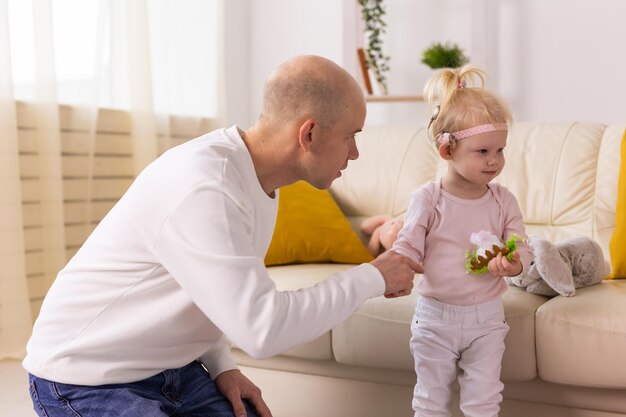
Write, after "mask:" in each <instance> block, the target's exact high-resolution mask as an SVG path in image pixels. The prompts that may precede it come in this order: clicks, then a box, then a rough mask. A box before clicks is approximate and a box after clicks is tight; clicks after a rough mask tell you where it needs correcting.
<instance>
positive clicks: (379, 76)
mask: <svg viewBox="0 0 626 417" xmlns="http://www.w3.org/2000/svg"><path fill="white" fill-rule="evenodd" d="M357 1H358V3H359V4H360V5H361V18H362V19H363V22H364V23H365V35H366V36H367V48H366V53H367V60H366V64H367V68H368V69H371V70H372V72H373V73H374V78H376V81H377V82H378V84H379V85H380V88H381V90H382V93H383V94H387V76H386V73H387V71H389V65H388V62H389V57H388V56H386V55H385V54H384V53H383V48H382V46H383V41H382V35H383V34H384V33H385V27H386V26H387V24H386V23H385V20H384V17H385V9H384V8H383V0H357Z"/></svg>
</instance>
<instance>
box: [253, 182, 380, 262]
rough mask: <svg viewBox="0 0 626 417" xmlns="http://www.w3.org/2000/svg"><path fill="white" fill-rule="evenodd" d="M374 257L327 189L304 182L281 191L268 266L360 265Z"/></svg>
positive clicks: (268, 253) (267, 259)
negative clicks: (326, 263)
mask: <svg viewBox="0 0 626 417" xmlns="http://www.w3.org/2000/svg"><path fill="white" fill-rule="evenodd" d="M371 260H372V255H371V254H370V253H369V252H368V250H367V248H366V247H365V246H364V245H363V242H361V239H360V238H359V237H358V235H357V234H356V233H355V232H354V230H353V229H352V226H351V225H350V222H349V221H348V220H347V219H346V217H345V216H344V215H343V213H342V212H341V210H340V209H339V207H338V206H337V204H336V203H335V202H334V201H333V198H332V197H331V196H330V194H329V193H328V191H326V190H318V189H316V188H314V187H313V186H312V185H309V184H307V183H306V182H304V181H299V182H296V183H295V184H291V185H288V186H286V187H283V188H281V190H280V200H279V203H278V214H277V217H276V228H275V229H274V235H273V237H272V241H271V243H270V246H269V249H268V251H267V254H266V256H265V264H266V265H283V264H292V263H311V262H340V263H347V264H360V263H363V262H369V261H371Z"/></svg>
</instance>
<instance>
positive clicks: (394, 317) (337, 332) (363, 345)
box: [332, 287, 548, 381]
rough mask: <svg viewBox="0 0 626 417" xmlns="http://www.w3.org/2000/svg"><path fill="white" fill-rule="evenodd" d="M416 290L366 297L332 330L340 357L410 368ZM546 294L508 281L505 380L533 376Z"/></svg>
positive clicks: (353, 361) (343, 360) (339, 359)
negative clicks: (538, 315)
mask: <svg viewBox="0 0 626 417" xmlns="http://www.w3.org/2000/svg"><path fill="white" fill-rule="evenodd" d="M416 298H417V292H416V291H413V293H412V294H411V295H410V296H407V297H400V298H394V299H387V298H384V297H378V298H373V299H370V300H368V301H366V302H365V303H364V304H363V306H361V308H360V309H359V310H357V311H356V312H355V314H353V315H352V316H351V317H350V318H348V319H347V320H346V321H344V322H343V323H341V324H340V325H338V326H337V327H335V329H333V331H332V346H333V353H334V355H335V359H336V360H337V362H339V363H343V364H346V365H355V366H370V367H374V368H387V369H397V370H408V371H412V370H413V357H412V355H411V352H410V350H409V340H410V338H411V330H410V322H411V320H412V318H413V312H414V310H415V301H416ZM547 300H548V299H547V298H545V297H541V296H538V295H535V294H530V293H528V292H526V291H523V290H522V289H520V288H513V287H510V288H509V289H508V291H507V292H506V293H505V294H504V296H503V301H504V306H505V307H504V308H505V315H506V320H507V322H508V323H509V325H510V326H511V330H510V331H509V334H508V335H507V337H506V340H505V343H506V346H507V347H506V351H505V354H504V359H503V366H502V379H503V380H504V381H528V380H531V379H533V378H535V377H536V376H537V364H536V357H535V311H536V309H537V308H538V307H539V306H540V305H542V304H543V303H545V302H546V301H547Z"/></svg>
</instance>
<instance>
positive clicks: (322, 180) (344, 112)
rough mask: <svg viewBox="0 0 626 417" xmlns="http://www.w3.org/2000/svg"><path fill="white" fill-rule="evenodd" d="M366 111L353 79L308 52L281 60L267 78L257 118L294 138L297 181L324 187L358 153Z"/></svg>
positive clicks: (361, 94) (357, 86) (346, 73)
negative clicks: (278, 65)
mask: <svg viewBox="0 0 626 417" xmlns="http://www.w3.org/2000/svg"><path fill="white" fill-rule="evenodd" d="M365 112H366V109H365V100H364V99H363V92H362V91H361V88H360V87H359V85H358V84H357V82H356V81H355V80H354V78H353V77H352V76H351V75H350V74H349V73H348V72H346V71H345V70H344V69H343V68H341V67H340V66H338V65H337V64H335V63H334V62H332V61H330V60H328V59H326V58H322V57H318V56H311V55H308V56H299V57H296V58H292V59H290V60H289V61H287V62H285V63H284V64H282V65H281V66H280V67H278V69H277V70H276V71H275V72H274V74H272V76H271V77H270V78H269V80H268V81H267V82H266V84H265V88H264V93H263V105H262V110H261V116H260V119H259V122H261V123H262V124H263V125H265V126H266V127H269V128H271V129H272V130H273V131H275V132H286V134H287V135H288V136H289V140H297V147H296V150H297V152H296V154H295V155H294V162H295V164H294V170H295V171H296V172H294V176H295V177H296V178H295V179H296V180H298V179H303V180H305V181H307V182H309V183H310V184H312V185H313V186H315V187H317V188H328V187H329V186H330V185H331V184H332V182H333V181H334V180H335V179H336V178H337V177H338V176H340V175H341V173H340V170H342V169H344V168H345V167H346V166H347V163H348V160H350V159H356V158H357V157H358V150H357V148H356V143H355V140H354V135H355V134H356V133H357V132H359V131H360V130H361V129H362V127H363V123H364V120H365ZM291 143H293V142H291Z"/></svg>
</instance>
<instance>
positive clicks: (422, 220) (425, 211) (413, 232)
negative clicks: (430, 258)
mask: <svg viewBox="0 0 626 417" xmlns="http://www.w3.org/2000/svg"><path fill="white" fill-rule="evenodd" d="M432 210H433V209H432V207H431V204H430V202H429V200H428V197H427V196H426V195H425V193H424V190H423V189H420V190H417V191H415V192H414V193H412V194H411V197H410V199H409V206H408V208H407V212H406V216H405V217H404V226H403V227H402V230H400V233H398V238H397V239H396V241H395V242H394V244H393V247H392V250H394V251H395V252H397V253H399V254H400V255H403V256H407V257H409V258H411V259H412V260H413V261H415V262H417V263H418V264H420V265H421V264H422V262H423V260H424V244H425V240H426V231H427V230H428V223H429V221H430V217H431V213H432Z"/></svg>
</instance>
